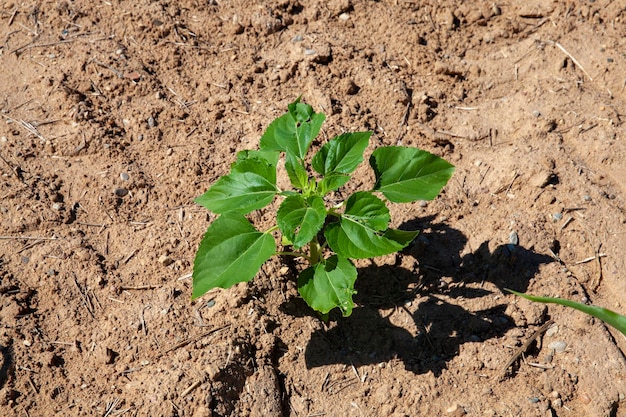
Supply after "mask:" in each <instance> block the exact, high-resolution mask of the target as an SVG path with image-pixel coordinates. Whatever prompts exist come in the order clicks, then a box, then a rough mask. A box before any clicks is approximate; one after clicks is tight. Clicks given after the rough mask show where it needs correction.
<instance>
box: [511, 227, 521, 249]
mask: <svg viewBox="0 0 626 417" xmlns="http://www.w3.org/2000/svg"><path fill="white" fill-rule="evenodd" d="M509 243H510V244H511V245H516V246H517V245H519V237H518V236H517V232H516V231H515V230H513V231H512V232H511V234H509Z"/></svg>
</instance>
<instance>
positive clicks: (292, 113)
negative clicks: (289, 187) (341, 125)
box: [260, 98, 326, 159]
mask: <svg viewBox="0 0 626 417" xmlns="http://www.w3.org/2000/svg"><path fill="white" fill-rule="evenodd" d="M288 107H289V111H288V112H287V113H285V114H284V115H282V116H280V117H279V118H277V119H275V120H274V121H273V122H272V123H270V125H269V126H268V128H267V130H266V131H265V133H263V136H261V143H260V148H261V149H262V150H270V151H282V152H287V153H291V154H292V155H294V156H296V157H298V158H300V159H304V157H305V155H306V153H307V151H308V150H309V146H310V145H311V142H312V141H313V139H314V138H315V137H316V136H317V134H318V133H319V131H320V129H321V127H322V124H323V123H324V120H325V119H326V116H325V115H324V114H323V113H315V112H314V111H313V108H312V107H311V106H309V105H308V104H304V103H300V98H298V99H297V100H296V101H295V102H293V103H291V104H289V106H288Z"/></svg>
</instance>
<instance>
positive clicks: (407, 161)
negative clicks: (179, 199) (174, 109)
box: [192, 98, 454, 316]
mask: <svg viewBox="0 0 626 417" xmlns="http://www.w3.org/2000/svg"><path fill="white" fill-rule="evenodd" d="M325 118H326V117H325V116H324V114H322V113H315V112H314V111H313V108H312V107H311V106H309V105H307V104H304V103H301V102H300V99H299V98H298V99H297V100H296V101H295V102H293V103H291V104H289V105H288V111H287V113H285V114H284V115H282V116H280V117H279V118H277V119H276V120H274V121H273V122H272V123H271V124H270V125H269V127H268V128H267V130H266V131H265V133H264V134H263V136H262V137H261V141H260V146H259V149H258V150H244V151H241V152H239V153H238V154H237V159H236V161H235V162H234V163H233V164H232V166H231V169H230V173H229V174H228V175H225V176H223V177H221V178H219V179H218V180H217V181H216V182H215V183H214V184H213V185H212V186H211V187H210V188H209V190H208V191H207V192H206V193H205V194H203V195H202V196H200V197H198V198H197V199H196V202H197V203H198V204H200V205H201V206H203V207H205V208H207V209H208V210H210V211H212V212H213V213H216V214H218V215H219V216H218V217H217V219H215V221H213V223H212V224H211V225H210V226H209V228H208V230H207V232H206V234H205V235H204V238H203V239H202V242H201V243H200V246H199V248H198V251H197V253H196V258H195V261H194V268H193V293H192V298H197V297H200V296H202V295H203V294H205V293H206V292H207V291H209V290H211V289H213V288H216V287H219V288H229V287H231V286H232V285H234V284H237V283H240V282H246V281H250V280H251V279H252V278H254V276H255V275H256V274H257V273H258V271H259V269H260V268H261V266H262V265H263V264H264V263H265V262H266V261H267V260H269V259H270V258H271V257H272V256H274V255H291V256H295V257H301V258H304V259H306V260H307V261H308V264H309V266H308V268H306V269H304V270H303V271H302V272H301V273H300V275H299V276H298V291H299V293H300V295H301V296H302V298H303V299H304V300H305V301H306V303H307V304H308V305H309V306H310V307H311V308H313V309H314V310H316V311H318V312H319V313H321V314H322V315H323V316H327V314H328V313H329V311H330V310H332V309H333V308H335V307H338V308H339V309H340V310H341V312H342V314H343V315H344V316H349V315H350V314H351V313H352V309H353V307H354V303H353V300H352V296H353V294H354V293H355V291H354V283H355V281H356V278H357V269H356V267H355V266H354V264H353V263H352V260H353V259H364V258H373V257H377V256H383V255H387V254H390V253H394V252H397V251H399V250H401V249H403V248H405V247H406V246H407V245H408V244H409V243H411V241H413V239H415V237H416V236H417V234H418V233H419V232H418V231H405V230H398V229H393V228H390V227H389V222H390V220H391V219H390V214H389V209H388V208H387V201H389V202H392V203H408V202H413V201H418V200H432V199H434V198H435V197H437V195H438V194H439V192H440V191H441V189H442V188H443V187H444V186H445V185H446V183H447V182H448V180H449V179H450V177H451V176H452V173H453V172H454V167H453V166H452V165H451V164H450V163H448V162H446V161H445V160H443V159H441V158H439V157H437V156H435V155H433V154H430V153H428V152H426V151H423V150H420V149H417V148H410V147H402V146H385V147H380V148H378V149H376V150H374V152H373V153H372V155H371V157H370V159H369V163H370V165H371V167H372V169H373V170H374V174H375V177H376V181H375V184H374V185H373V187H372V188H371V189H370V190H367V191H358V192H355V193H354V194H352V195H351V196H349V197H348V199H347V200H346V201H345V202H342V203H340V204H331V203H329V201H328V198H329V194H330V193H332V192H333V191H336V190H338V189H340V188H341V187H342V186H344V185H345V184H346V183H347V182H348V181H349V180H350V178H351V174H352V173H353V172H354V171H355V169H356V168H357V167H358V166H359V165H360V164H361V162H363V159H364V158H363V154H364V152H365V149H366V148H367V146H368V144H369V138H370V136H371V132H354V133H344V134H341V135H339V136H337V137H334V138H332V139H331V140H330V141H328V142H327V143H325V144H324V145H323V146H322V147H321V148H320V149H319V150H318V151H317V152H316V153H315V154H314V155H313V156H312V158H310V159H308V158H307V154H308V151H309V148H310V147H311V143H312V142H313V139H314V138H315V137H316V136H317V134H318V133H319V131H320V129H321V127H322V124H323V122H324V120H325ZM281 156H283V157H284V158H285V159H284V161H285V162H284V164H285V170H286V172H287V175H288V177H289V180H290V183H291V186H292V187H293V189H291V190H281V189H279V187H278V186H277V181H276V180H277V170H276V168H277V165H278V161H279V159H280V157H281ZM307 168H309V169H307ZM310 168H312V170H311V169H310ZM276 198H280V199H281V200H282V201H281V202H280V206H279V208H278V210H277V211H276V225H275V226H274V227H271V228H269V229H268V230H265V231H260V230H257V229H256V228H255V226H254V225H253V224H252V223H251V222H250V221H249V220H248V219H247V218H246V214H248V213H250V212H252V211H254V210H258V209H262V208H264V207H266V206H267V205H269V204H270V203H272V202H273V201H274V199H276ZM383 198H384V199H383ZM385 199H386V200H385ZM278 232H280V244H278V243H277V236H275V235H278ZM279 248H280V249H279ZM282 249H285V250H282Z"/></svg>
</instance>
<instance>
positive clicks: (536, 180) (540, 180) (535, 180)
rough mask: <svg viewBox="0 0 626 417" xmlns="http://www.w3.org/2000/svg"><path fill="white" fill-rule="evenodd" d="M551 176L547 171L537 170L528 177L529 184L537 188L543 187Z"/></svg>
mask: <svg viewBox="0 0 626 417" xmlns="http://www.w3.org/2000/svg"><path fill="white" fill-rule="evenodd" d="M551 177H552V174H551V173H550V172H548V171H541V172H538V173H536V174H535V175H533V176H532V178H531V179H530V185H532V186H533V187H537V188H544V187H545V186H546V185H548V184H549V183H550V179H551Z"/></svg>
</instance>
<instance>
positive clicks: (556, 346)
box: [548, 340, 567, 352]
mask: <svg viewBox="0 0 626 417" xmlns="http://www.w3.org/2000/svg"><path fill="white" fill-rule="evenodd" d="M548 348H549V349H552V350H554V351H555V352H564V351H565V348H567V342H563V341H561V340H558V341H554V342H551V343H550V344H549V345H548Z"/></svg>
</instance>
